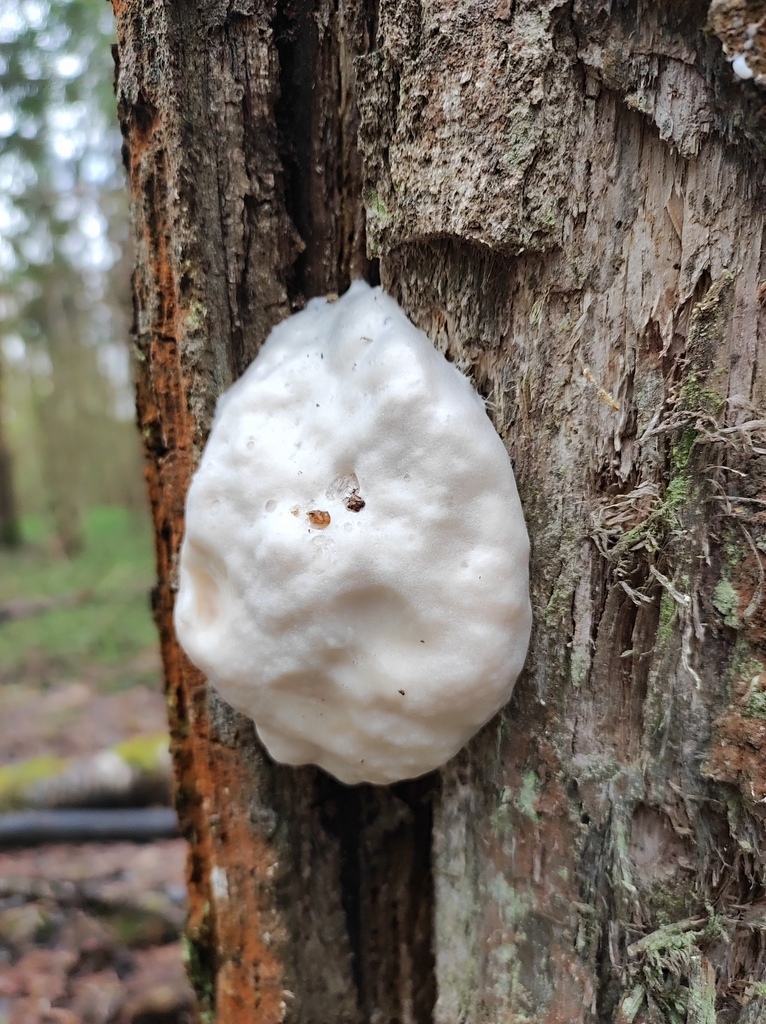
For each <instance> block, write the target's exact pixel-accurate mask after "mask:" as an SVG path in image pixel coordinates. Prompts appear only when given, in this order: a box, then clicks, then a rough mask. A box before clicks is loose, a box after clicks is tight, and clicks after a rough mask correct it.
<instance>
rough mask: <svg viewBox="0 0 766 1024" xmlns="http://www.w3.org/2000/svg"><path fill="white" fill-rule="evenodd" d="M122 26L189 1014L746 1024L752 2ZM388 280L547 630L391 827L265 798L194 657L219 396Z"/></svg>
mask: <svg viewBox="0 0 766 1024" xmlns="http://www.w3.org/2000/svg"><path fill="white" fill-rule="evenodd" d="M114 6H115V10H116V13H117V17H118V30H119V43H118V53H119V71H118V79H117V82H118V95H119V102H120V117H121V122H122V125H123V132H124V136H125V144H126V149H125V158H126V166H127V169H128V175H129V181H130V188H131V192H132V196H133V210H134V225H135V234H136V241H137V252H138V263H137V270H136V275H135V309H136V321H135V336H136V343H137V349H138V353H139V360H140V373H139V384H138V409H139V417H140V422H141V427H142V430H143V432H144V438H145V443H146V449H147V454H148V461H147V465H148V470H147V473H148V480H149V489H150V494H151V498H152V507H153V511H154V520H155V528H156V535H157V552H158V574H159V583H158V587H157V591H156V600H155V608H156V615H157V621H158V625H159V628H160V633H161V637H162V644H163V655H164V659H165V669H166V679H167V689H168V703H169V710H170V719H171V731H172V736H173V750H174V759H175V775H176V784H177V803H178V807H179V812H180V817H181V822H182V827H183V829H184V831H185V833H186V835H187V836H188V838H189V839H190V842H191V856H190V866H189V880H190V892H191V916H190V923H189V939H190V955H191V966H192V976H193V980H194V982H195V985H196V988H197V992H198V996H199V997H200V1001H201V1006H202V1009H203V1011H206V1012H208V1013H210V1014H217V1017H218V1019H219V1020H221V1021H226V1022H227V1024H230V1022H231V1024H237V1022H238V1021H243V1022H244V1021H252V1020H258V1021H264V1022H272V1021H281V1020H289V1021H294V1022H300V1024H329V1022H333V1024H335V1022H348V1024H393V1022H394V1021H400V1022H401V1024H426V1022H429V1024H431V1022H433V1024H454V1022H457V1021H463V1022H466V1024H469V1022H470V1024H483V1022H489V1021H491V1022H497V1024H522V1022H531V1021H535V1022H539V1024H564V1022H571V1024H577V1022H582V1024H596V1022H604V1021H609V1022H615V1024H617V1022H628V1024H641V1022H649V1021H651V1022H655V1021H657V1022H659V1021H663V1022H664V1021H673V1022H675V1021H679V1022H688V1024H708V1022H711V1021H713V1020H716V1019H717V1020H720V1021H730V1022H737V1024H752V1022H755V1021H756V1020H758V1019H760V1016H761V1015H763V1014H766V997H764V992H766V987H764V986H765V985H766V976H764V970H765V968H764V947H765V946H766V942H765V938H766V924H765V923H764V922H765V921H766V918H764V911H763V908H764V906H766V892H765V891H764V859H763V847H764V841H765V840H766V832H765V830H764V816H763V803H762V801H763V800H764V798H766V782H764V779H766V771H765V770H764V769H765V768H766V765H764V755H763V750H764V746H763V740H764V738H765V737H766V724H765V723H766V672H765V671H764V664H765V663H766V646H765V640H766V638H765V636H764V619H763V591H764V586H765V584H764V554H763V553H764V550H766V524H765V522H764V517H765V513H764V508H765V506H764V480H765V479H766V454H765V450H766V445H765V444H764V433H765V431H764V419H766V417H764V413H763V411H762V410H763V409H764V405H765V404H766V394H765V392H766V383H765V381H764V368H763V359H762V357H761V356H760V354H759V342H761V344H762V335H763V329H764V311H763V305H762V303H763V294H764V285H763V282H764V279H765V278H766V268H765V267H764V254H763V221H764V189H763V186H764V180H763V171H764V165H763V134H762V111H763V109H765V108H764V104H763V98H762V97H763V93H762V92H760V91H759V86H758V85H757V84H755V83H754V82H742V81H738V80H737V79H736V78H735V77H734V75H733V74H732V70H731V67H730V66H729V65H728V64H727V63H726V59H725V56H724V53H723V50H722V42H721V40H723V42H724V44H725V45H726V46H727V47H731V46H737V45H739V42H738V40H740V36H741V34H742V33H741V26H740V27H737V25H738V23H737V21H736V19H737V18H748V19H753V20H754V21H758V20H759V19H760V18H765V19H766V5H764V4H763V3H754V2H748V3H744V0H743V2H742V3H735V2H728V0H727V2H716V3H715V4H714V5H713V10H712V11H711V26H712V28H710V29H709V28H708V27H707V5H706V4H704V3H702V2H698V0H685V2H683V3H678V4H672V5H670V4H658V3H649V2H648V0H631V2H626V3H623V4H620V5H616V4H613V3H611V2H608V0H600V2H598V3H586V2H584V0H572V2H564V0H545V2H542V3H539V2H534V0H510V2H509V0H449V2H448V0H445V2H443V3H440V4H431V5H426V4H421V3H419V2H418V0H380V5H379V7H377V6H376V5H375V4H374V3H373V0H369V2H368V3H367V4H360V5H350V4H348V3H346V2H344V0H341V3H340V4H339V5H338V6H335V5H332V4H326V3H324V2H323V0H316V3H315V4H314V5H313V6H311V5H306V3H305V2H304V0H291V2H289V3H286V4H283V5H276V4H273V3H271V4H269V3H266V2H264V0H215V2H211V3H207V4H205V5H199V7H198V6H197V5H187V4H181V3H177V2H171V0H114ZM745 8H746V10H745ZM743 12H744V13H743ZM750 23H751V22H750V21H748V22H747V24H750ZM765 23H766V22H765ZM759 32H760V30H759ZM759 32H756V33H755V34H754V36H747V29H745V38H754V39H755V43H754V48H755V49H756V50H757V53H758V54H759V55H760V47H761V42H760V40H761V35H760V34H759ZM716 33H717V35H716ZM737 33H739V35H737ZM719 37H720V38H719ZM730 55H731V53H730ZM761 56H762V55H761ZM761 56H758V60H760V59H761ZM357 129H358V138H359V144H358V147H357V145H356V142H355V139H356V136H357ZM363 207H364V209H363ZM365 211H366V232H367V240H366V242H365ZM365 246H366V249H367V252H369V253H370V254H371V255H372V256H373V257H374V260H373V261H372V262H370V261H369V260H368V258H367V252H366V251H365ZM377 260H379V261H380V266H379V272H380V276H381V278H382V280H383V283H384V285H385V286H386V288H387V289H388V290H389V291H390V292H391V293H392V294H393V295H394V296H395V297H396V298H397V299H398V300H399V301H400V302H401V303H402V305H403V306H404V308H405V309H406V310H407V312H408V313H409V314H410V316H411V317H412V318H413V319H414V320H415V321H416V322H417V323H418V324H419V326H421V327H422V328H423V329H424V330H426V332H427V333H428V334H429V336H430V337H432V338H433V339H434V340H435V342H436V344H437V345H438V346H439V347H440V348H441V349H442V350H443V351H445V352H446V353H447V355H448V356H449V358H451V359H453V360H454V361H455V362H456V363H457V364H458V365H459V366H461V368H463V369H465V371H466V372H467V373H469V375H470V376H471V377H472V379H473V380H474V382H475V383H476V385H477V387H478V388H479V389H480V391H481V392H482V393H483V394H484V395H485V396H486V397H487V399H488V405H489V408H490V411H491V413H492V416H493V418H494V421H495V423H496V425H497V427H498V430H499V431H500V433H501V435H502V436H503V438H504V439H505V441H506V443H507V446H508V449H509V451H510V453H511V455H512V457H513V460H514V466H515V469H516V474H517V480H518V482H519V487H520V491H521V495H522V501H523V504H524V508H525V511H526V515H527V518H528V523H529V528H530V534H531V537H532V543H533V559H532V581H533V607H534V612H535V627H534V635H533V642H532V647H531V651H530V656H529V659H528V664H527V668H526V670H525V673H524V675H523V677H522V679H521V680H520V682H519V684H518V686H517V689H516V693H515V695H514V698H513V700H512V702H511V704H510V705H509V707H508V708H507V709H506V710H505V711H504V712H503V713H502V714H501V715H499V716H498V717H497V719H496V720H495V721H494V722H492V723H491V724H490V725H489V726H487V728H486V729H485V730H483V732H482V733H481V734H480V736H478V737H477V738H476V740H475V741H474V742H473V743H472V744H470V746H469V748H468V749H467V750H465V751H464V752H463V753H461V754H460V755H459V756H458V757H457V758H456V759H455V760H454V761H453V762H452V763H451V764H449V765H448V766H447V767H446V768H445V769H444V770H443V771H442V772H441V773H439V774H438V776H437V775H434V776H431V777H428V778H426V779H422V780H418V781H417V782H413V783H408V784H403V785H400V786H396V787H392V788H391V789H390V790H386V789H374V788H371V787H358V788H355V789H347V788H344V787H342V786H340V785H339V784H337V783H335V782H334V781H333V780H331V779H329V778H328V777H327V776H325V775H323V774H322V773H320V772H319V771H316V770H314V769H309V768H306V769H301V770H298V771H294V770H290V769H285V768H282V767H279V766H275V765H273V764H271V763H270V762H269V761H268V759H267V758H266V757H265V756H264V754H263V753H262V752H261V750H260V748H259V747H258V745H257V742H256V740H255V736H254V733H253V730H252V727H251V725H250V724H249V723H248V722H247V721H246V720H245V719H243V718H242V717H240V716H238V715H236V714H235V713H234V712H233V711H231V710H230V709H228V708H227V707H226V706H225V705H223V704H222V703H221V702H220V701H218V700H217V699H216V698H215V696H214V695H212V694H211V693H210V692H209V691H208V690H207V689H206V687H205V685H204V680H203V679H202V678H201V677H200V676H199V674H198V673H197V672H196V671H195V670H193V668H192V667H191V666H190V665H189V663H188V662H187V661H186V660H185V658H184V657H183V656H182V655H181V653H180V652H179V650H178V648H177V646H176V645H175V641H174V638H173V634H172V628H171V612H172V602H173V592H174V587H175V559H176V556H177V551H178V546H179V543H180V539H181V536H182V531H183V500H184V495H185V492H186V488H187V486H188V482H189V479H190V476H191V473H192V471H193V468H194V465H195V463H196V460H197V459H198V457H199V453H200V451H201V448H202V445H203V443H204V439H205V436H206V432H207V430H208V428H209V424H210V418H211V415H212V411H213V407H214V402H215V398H216V397H217V395H218V394H219V393H220V392H221V390H223V389H224V388H225V387H226V386H227V385H228V384H229V383H230V381H231V380H232V379H233V378H235V377H236V376H238V375H239V373H241V372H242V370H243V368H244V367H245V366H246V365H247V363H248V362H249V360H250V359H251V358H252V357H253V356H254V354H255V353H256V352H257V350H258V347H259V345H260V344H261V343H262V341H263V340H264V338H265V337H266V335H267V333H268V331H269V329H270V328H271V326H272V325H273V324H274V323H276V322H277V321H279V320H280V319H282V318H283V317H284V316H285V315H287V314H288V313H289V312H290V311H291V310H292V309H294V308H297V307H299V306H300V305H302V304H303V302H304V301H305V299H306V298H308V297H310V296H311V295H314V294H319V293H323V292H333V291H342V290H343V289H344V288H345V287H346V286H347V284H348V282H349V280H350V279H351V278H353V277H355V276H359V275H362V276H366V277H368V279H372V280H374V279H375V277H376V275H377V274H378V265H377V262H376V261H377ZM716 1015H717V1016H716Z"/></svg>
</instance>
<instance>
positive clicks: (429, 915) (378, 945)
mask: <svg viewBox="0 0 766 1024" xmlns="http://www.w3.org/2000/svg"><path fill="white" fill-rule="evenodd" d="M367 7H368V9H366V10H364V11H360V10H359V9H355V10H353V11H350V10H348V11H346V10H340V11H339V10H338V8H337V6H336V5H335V4H330V5H328V8H329V9H328V12H326V15H327V17H329V19H330V20H332V19H338V21H339V22H340V24H341V29H340V31H345V32H346V33H347V36H348V38H347V40H346V44H345V52H346V53H347V54H351V55H354V54H358V53H362V52H366V51H367V50H369V49H370V48H371V46H373V45H374V26H375V23H376V20H377V13H376V5H374V4H368V5H367ZM314 13H315V8H314V7H313V6H312V5H311V4H310V3H308V2H307V0H288V2H287V3H286V4H284V5H280V8H279V11H278V13H277V14H276V16H275V19H274V22H273V28H274V38H275V43H276V48H277V53H278V56H279V65H280V71H279V75H280V79H279V81H280V96H279V99H278V101H277V103H276V107H275V117H276V121H277V129H278V133H279V143H278V145H279V150H280V156H281V161H282V166H283V170H284V180H285V206H286V209H287V212H288V214H289V216H290V218H291V219H292V222H293V224H294V225H295V227H296V228H297V230H298V232H299V234H300V236H301V238H302V240H303V243H304V249H303V252H302V253H301V254H300V256H299V257H298V259H297V260H296V261H295V262H294V264H293V266H292V267H291V268H290V270H289V272H288V275H287V280H286V286H287V291H288V295H289V298H290V302H291V305H292V306H293V308H299V307H300V306H302V305H303V304H304V302H305V301H306V300H307V299H309V298H311V297H312V296H314V295H320V294H323V293H327V292H332V291H341V290H343V289H344V288H345V287H346V286H347V284H348V283H349V277H350V276H358V274H359V272H360V268H362V271H361V272H363V273H364V274H365V276H366V277H367V279H368V280H369V281H370V283H371V284H378V283H379V281H380V271H379V266H378V261H377V260H373V261H367V260H366V259H365V257H364V251H363V247H364V233H363V227H362V231H361V232H360V231H359V230H358V229H357V225H358V224H362V225H363V217H362V211H361V203H362V199H361V195H362V183H361V165H360V162H359V157H358V153H357V151H356V124H357V123H358V115H357V114H356V111H355V109H350V110H349V109H344V97H343V89H344V86H343V83H344V81H345V82H346V84H347V86H348V82H349V81H350V79H349V77H348V76H349V74H350V73H351V72H350V70H349V68H350V65H349V67H345V68H341V67H340V60H341V59H343V58H342V56H341V54H342V52H343V50H344V47H341V46H340V45H339V43H338V39H337V32H336V37H335V40H334V42H332V43H328V36H327V35H326V34H325V35H320V32H319V29H318V23H317V21H315V17H314ZM345 97H346V100H348V91H346V93H345ZM436 778H437V777H436V776H429V777H427V778H426V779H418V780H414V781H411V782H405V783H400V784H399V785H397V786H393V787H390V788H385V787H374V786H356V787H348V786H344V785H341V784H340V783H338V782H336V781H335V780H334V779H332V778H330V776H328V775H326V774H324V773H323V772H317V773H316V774H315V781H314V799H313V801H312V804H313V806H312V810H311V813H312V814H313V815H315V816H316V819H317V825H318V827H320V828H321V829H322V831H323V832H324V834H325V836H327V837H328V838H330V839H331V840H332V842H333V845H334V847H335V849H337V850H338V851H339V854H340V872H339V878H338V885H339V889H340V891H339V893H338V899H339V902H340V905H341V906H342V908H343V914H344V916H345V924H346V933H347V936H348V942H349V946H350V949H351V965H350V966H351V976H352V979H353V983H354V985H355V987H356V990H357V999H358V1010H359V1019H360V1021H361V1022H363V1024H371V1022H372V1021H382V1020H385V1021H386V1022H387V1024H395V1022H397V1021H398V1022H400V1024H431V1022H432V1020H433V1008H434V1003H435V998H436V981H435V971H434V954H433V909H434V908H433V905H434V897H433V891H434V886H433V878H432V869H431V833H432V817H433V811H432V807H433V793H434V788H435V785H436V781H435V780H436ZM289 800H290V797H288V801H289ZM306 827H310V826H309V825H308V823H306Z"/></svg>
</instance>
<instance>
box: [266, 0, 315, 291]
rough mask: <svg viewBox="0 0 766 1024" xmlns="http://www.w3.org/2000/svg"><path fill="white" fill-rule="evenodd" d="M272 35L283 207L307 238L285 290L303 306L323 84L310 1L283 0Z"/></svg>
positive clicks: (299, 231)
mask: <svg viewBox="0 0 766 1024" xmlns="http://www.w3.org/2000/svg"><path fill="white" fill-rule="evenodd" d="M274 40H275V45H276V50H277V54H278V55H279V97H278V99H277V103H276V108H275V116H276V120H277V128H278V132H279V142H278V146H279V150H280V155H281V158H282V165H283V168H284V172H285V207H286V209H287V212H288V214H289V215H290V217H291V219H292V221H293V223H294V224H295V227H296V228H297V230H298V233H299V235H300V236H301V238H302V239H303V241H304V244H305V249H304V250H303V252H302V253H301V254H300V255H299V256H298V258H297V260H296V261H295V263H294V264H293V266H292V268H291V271H290V274H289V277H288V280H287V291H288V295H289V296H290V300H291V304H292V305H293V306H301V305H303V301H304V300H305V299H308V298H311V294H309V292H308V290H307V280H306V278H307V271H308V266H309V262H310V259H311V255H312V252H311V248H312V246H311V238H312V234H313V228H314V225H313V218H312V212H311V197H312V185H313V181H312V178H313V174H312V170H313V169H312V166H311V163H312V161H311V148H312V136H313V132H314V123H313V115H314V110H315V102H314V90H315V88H316V87H317V86H323V85H324V84H325V83H323V82H322V83H319V82H316V80H315V72H316V57H317V41H318V40H317V28H316V24H315V22H314V18H313V8H312V5H311V4H310V3H309V2H307V0H288V2H287V3H285V4H281V5H279V7H278V10H277V14H276V17H275V19H274ZM327 198H328V199H329V197H327Z"/></svg>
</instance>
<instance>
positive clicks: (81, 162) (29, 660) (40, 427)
mask: <svg viewBox="0 0 766 1024" xmlns="http://www.w3.org/2000/svg"><path fill="white" fill-rule="evenodd" d="M113 40H114V25H113V18H112V13H111V8H110V6H109V4H108V3H106V2H105V0H69V2H66V0H55V2H52V0H51V2H46V0H21V2H15V0H4V2H3V4H2V5H0V606H3V608H5V615H3V610H2V608H0V622H2V621H3V619H5V620H9V619H11V620H14V621H6V622H5V624H4V625H3V627H2V629H0V682H2V681H16V680H18V679H20V678H21V677H29V676H33V677H34V678H35V679H36V680H37V681H38V682H39V681H41V679H47V680H48V681H49V682H53V681H55V679H56V678H58V677H61V676H62V675H63V676H68V677H69V676H71V675H72V674H73V673H79V674H80V676H82V675H83V674H85V675H87V674H88V673H89V672H91V671H92V668H93V663H94V661H95V663H96V665H98V664H101V665H103V666H106V667H109V666H110V665H112V666H113V665H114V664H115V663H119V664H120V665H121V666H122V667H123V669H125V666H126V664H127V670H125V671H123V676H124V678H123V679H122V682H124V683H125V682H127V683H129V682H131V681H134V678H135V676H136V674H138V675H139V676H140V675H141V668H140V666H139V668H138V672H137V673H136V672H135V671H133V672H131V670H130V662H131V659H136V658H138V659H140V658H141V656H142V655H143V654H145V653H146V652H147V651H148V649H149V648H152V649H153V648H154V646H155V640H154V631H153V626H152V623H151V620H150V615H149V610H148V601H147V591H148V589H149V586H150V584H151V574H152V557H151V549H150V537H149V527H148V518H147V513H146V498H145V491H144V482H143V473H142V466H141V455H140V450H139V449H140V445H139V438H138V435H137V431H136V428H135V423H134V411H133V390H132V384H131V373H130V359H131V353H130V349H129V345H128V332H129V324H130V263H131V254H130V250H129V244H128V213H127V196H126V192H125V182H124V174H123V169H122V166H121V162H120V144H121V140H120V134H119V129H118V126H117V119H116V113H115V99H114V92H113V78H114V69H113V65H112V57H111V52H110V47H111V45H112V43H113ZM42 597H47V598H48V599H49V601H48V604H49V606H50V608H51V611H50V612H49V613H48V614H46V615H45V616H44V617H41V616H34V617H28V616H26V615H19V614H18V609H19V607H22V608H23V609H28V608H29V605H28V602H29V601H31V600H38V599H40V598H42ZM56 599H59V604H60V607H59V606H57V602H56ZM20 601H21V602H27V603H26V604H22V605H21V606H20V605H19V604H18V602H20ZM41 607H42V605H41ZM16 619H19V621H15V620H16ZM83 659H85V660H83ZM144 660H145V661H147V663H150V664H151V669H150V670H147V671H151V673H153V674H154V676H155V678H156V673H157V663H156V658H155V657H150V656H149V655H148V654H147V655H146V658H145V659H144ZM86 662H87V663H86ZM121 671H122V670H121Z"/></svg>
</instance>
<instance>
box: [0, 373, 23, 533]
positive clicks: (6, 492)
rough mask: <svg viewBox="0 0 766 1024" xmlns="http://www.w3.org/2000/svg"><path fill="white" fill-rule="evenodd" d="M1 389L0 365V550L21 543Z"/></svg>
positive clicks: (1, 375)
mask: <svg viewBox="0 0 766 1024" xmlns="http://www.w3.org/2000/svg"><path fill="white" fill-rule="evenodd" d="M2 389H3V374H2V366H1V365H0V548H15V547H18V545H19V544H20V543H21V526H20V524H19V511H18V506H17V503H16V487H15V485H14V479H13V456H12V455H11V450H10V448H9V447H8V444H7V442H6V439H5V424H4V422H3V415H2V413H3V403H2Z"/></svg>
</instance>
